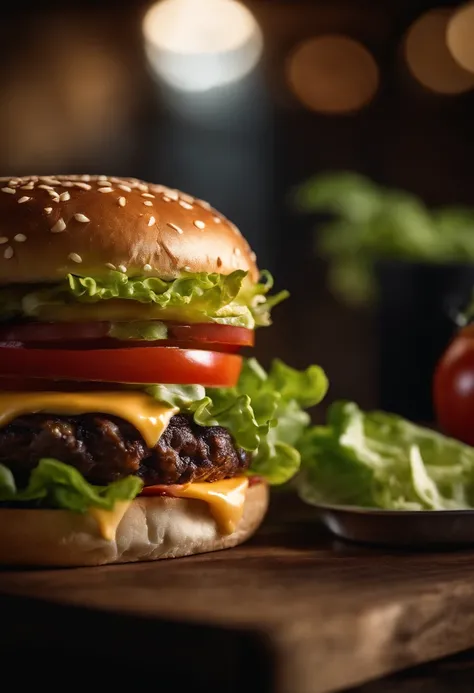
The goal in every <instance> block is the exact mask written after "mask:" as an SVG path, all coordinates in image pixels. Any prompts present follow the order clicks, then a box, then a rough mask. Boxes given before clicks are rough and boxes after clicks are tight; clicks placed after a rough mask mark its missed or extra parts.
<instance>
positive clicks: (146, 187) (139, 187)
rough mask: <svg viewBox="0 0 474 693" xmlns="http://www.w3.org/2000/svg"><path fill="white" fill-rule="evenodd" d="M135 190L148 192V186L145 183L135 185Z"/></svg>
mask: <svg viewBox="0 0 474 693" xmlns="http://www.w3.org/2000/svg"><path fill="white" fill-rule="evenodd" d="M137 188H138V189H139V190H140V191H141V192H148V185H145V183H137Z"/></svg>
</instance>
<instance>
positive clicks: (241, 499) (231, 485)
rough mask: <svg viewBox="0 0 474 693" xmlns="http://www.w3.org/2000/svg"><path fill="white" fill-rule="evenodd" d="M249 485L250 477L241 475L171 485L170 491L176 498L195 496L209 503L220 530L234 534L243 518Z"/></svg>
mask: <svg viewBox="0 0 474 693" xmlns="http://www.w3.org/2000/svg"><path fill="white" fill-rule="evenodd" d="M248 485H249V480H248V478H247V477H243V476H239V477H235V478H234V479H223V480H222V481H213V482H211V483H209V482H205V483H202V484H199V483H198V484H187V485H185V486H171V487H170V493H171V494H172V495H173V496H175V497H176V498H194V499H196V500H202V501H204V502H205V503H208V505H209V510H210V511H211V513H212V515H213V517H214V519H215V521H216V523H217V526H218V527H219V529H220V531H221V532H222V533H223V534H232V532H234V531H235V529H236V527H237V525H238V524H239V522H240V520H241V519H242V515H243V512H244V503H245V496H246V493H247V489H248Z"/></svg>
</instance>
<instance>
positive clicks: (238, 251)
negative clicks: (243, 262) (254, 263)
mask: <svg viewBox="0 0 474 693" xmlns="http://www.w3.org/2000/svg"><path fill="white" fill-rule="evenodd" d="M234 255H237V256H239V255H242V251H241V250H240V248H234Z"/></svg>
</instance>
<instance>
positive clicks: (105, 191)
mask: <svg viewBox="0 0 474 693" xmlns="http://www.w3.org/2000/svg"><path fill="white" fill-rule="evenodd" d="M99 192H101V193H109V192H112V188H111V187H105V188H99Z"/></svg>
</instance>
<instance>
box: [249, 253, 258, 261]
mask: <svg viewBox="0 0 474 693" xmlns="http://www.w3.org/2000/svg"><path fill="white" fill-rule="evenodd" d="M250 259H251V260H252V261H253V262H255V260H256V259H257V256H256V255H255V253H254V252H251V253H250Z"/></svg>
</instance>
